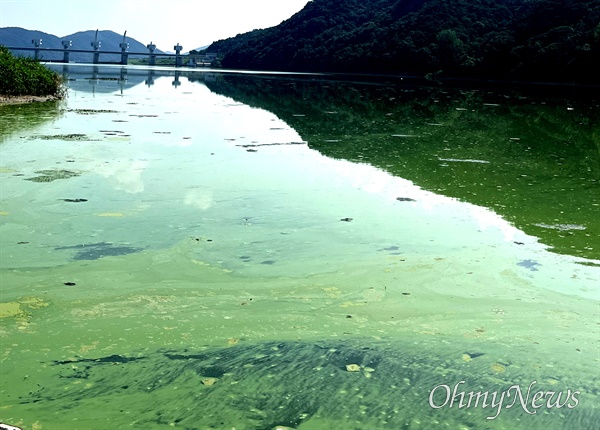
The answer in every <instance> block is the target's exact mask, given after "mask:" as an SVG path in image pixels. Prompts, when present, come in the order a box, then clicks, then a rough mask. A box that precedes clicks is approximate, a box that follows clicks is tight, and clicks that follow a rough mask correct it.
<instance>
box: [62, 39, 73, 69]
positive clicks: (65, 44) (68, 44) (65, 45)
mask: <svg viewBox="0 0 600 430" xmlns="http://www.w3.org/2000/svg"><path fill="white" fill-rule="evenodd" d="M71 45H72V42H71V41H70V40H63V41H62V46H63V48H64V50H65V51H64V53H63V63H68V62H69V55H70V54H71V53H70V52H69V48H70V47H71Z"/></svg>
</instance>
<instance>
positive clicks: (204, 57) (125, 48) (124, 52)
mask: <svg viewBox="0 0 600 430" xmlns="http://www.w3.org/2000/svg"><path fill="white" fill-rule="evenodd" d="M126 35H127V32H125V34H124V35H123V42H121V43H120V44H119V47H120V48H121V50H120V51H102V50H100V48H101V46H102V42H100V41H98V30H96V37H95V39H94V41H93V42H92V43H91V47H92V49H91V50H90V49H72V48H71V46H72V43H71V41H70V40H63V41H62V45H63V47H62V49H61V48H42V47H41V45H42V39H33V40H32V41H31V43H32V45H33V46H32V47H23V46H18V47H16V46H7V47H6V48H8V49H10V50H11V51H33V52H34V58H35V59H36V60H38V61H39V60H42V59H43V55H42V56H40V53H41V54H43V53H44V52H62V53H63V60H62V63H68V62H69V56H70V54H71V52H81V53H89V54H91V55H92V63H93V64H100V55H109V54H110V55H121V61H120V64H122V65H127V62H128V60H129V56H130V55H135V56H141V57H143V56H148V63H149V65H150V66H155V65H156V58H157V57H167V58H173V57H175V67H181V66H183V57H184V55H182V54H181V51H182V50H183V47H182V46H181V45H179V43H178V44H177V45H175V46H174V47H173V49H174V50H175V54H161V53H157V52H154V51H155V50H156V45H154V44H153V43H152V42H150V44H149V45H146V48H147V49H148V52H129V43H127V42H126V39H125V36H126ZM186 57H188V56H186ZM216 58H217V55H216V54H196V55H190V56H189V65H190V66H194V67H195V66H198V65H200V66H205V65H210V63H211V62H212V61H213V60H215V59H216Z"/></svg>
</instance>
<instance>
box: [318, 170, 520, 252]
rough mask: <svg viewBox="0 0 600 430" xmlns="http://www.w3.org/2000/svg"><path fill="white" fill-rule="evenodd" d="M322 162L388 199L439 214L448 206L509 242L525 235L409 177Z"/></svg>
mask: <svg viewBox="0 0 600 430" xmlns="http://www.w3.org/2000/svg"><path fill="white" fill-rule="evenodd" d="M323 163H326V164H328V168H329V169H330V170H331V171H334V172H335V173H336V177H338V178H342V181H344V182H350V183H351V184H352V187H354V188H357V189H361V190H364V191H366V192H368V193H371V194H379V195H383V196H385V197H386V200H388V199H389V201H394V202H395V201H396V200H397V199H407V200H405V203H403V204H411V205H412V204H416V205H419V206H420V207H421V208H423V209H425V210H426V211H428V212H431V213H434V212H435V213H439V212H437V211H440V210H442V211H443V212H441V213H444V209H445V208H451V209H449V210H448V211H447V212H445V213H446V214H457V216H456V219H459V218H461V219H463V220H469V219H470V220H473V221H474V222H475V223H476V224H477V226H478V228H479V229H481V230H491V229H496V230H498V231H499V232H500V233H501V234H502V237H503V239H504V240H506V241H514V240H515V238H523V237H524V236H525V234H524V233H523V232H522V231H521V230H519V229H518V228H516V227H514V226H513V225H512V224H510V223H509V222H508V221H506V220H505V219H503V218H502V217H501V216H500V215H498V214H497V213H496V212H494V211H493V210H491V209H488V208H485V207H482V206H477V205H473V204H470V203H465V202H461V201H459V200H457V199H455V198H452V197H447V196H444V195H442V194H436V193H434V192H431V191H426V190H423V189H421V188H420V187H418V186H417V185H415V184H414V183H413V182H411V181H409V180H407V179H403V178H399V177H395V176H392V175H390V174H389V173H388V172H385V171H383V170H380V169H378V168H376V167H373V166H371V165H368V164H355V163H353V162H350V161H345V160H332V159H326V160H323ZM412 200H414V203H413V202H412ZM401 201H402V200H401Z"/></svg>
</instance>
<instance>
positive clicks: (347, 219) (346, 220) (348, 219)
mask: <svg viewBox="0 0 600 430" xmlns="http://www.w3.org/2000/svg"><path fill="white" fill-rule="evenodd" d="M352 220H353V218H342V219H341V220H340V221H344V222H350V221H352Z"/></svg>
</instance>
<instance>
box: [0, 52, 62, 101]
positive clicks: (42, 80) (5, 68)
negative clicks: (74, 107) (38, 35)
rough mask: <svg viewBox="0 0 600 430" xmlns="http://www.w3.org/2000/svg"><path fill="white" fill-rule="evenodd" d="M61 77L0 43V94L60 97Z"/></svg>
mask: <svg viewBox="0 0 600 430" xmlns="http://www.w3.org/2000/svg"><path fill="white" fill-rule="evenodd" d="M63 94H64V87H63V80H62V77H61V76H60V75H59V74H58V73H56V72H53V71H51V70H50V69H48V68H46V67H45V66H44V65H43V64H40V63H39V62H37V61H36V60H34V59H31V58H25V57H17V56H14V55H13V54H12V53H11V52H10V51H9V50H8V49H7V48H5V47H4V46H1V45H0V95H2V96H8V97H16V96H50V97H53V98H62V96H63Z"/></svg>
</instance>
